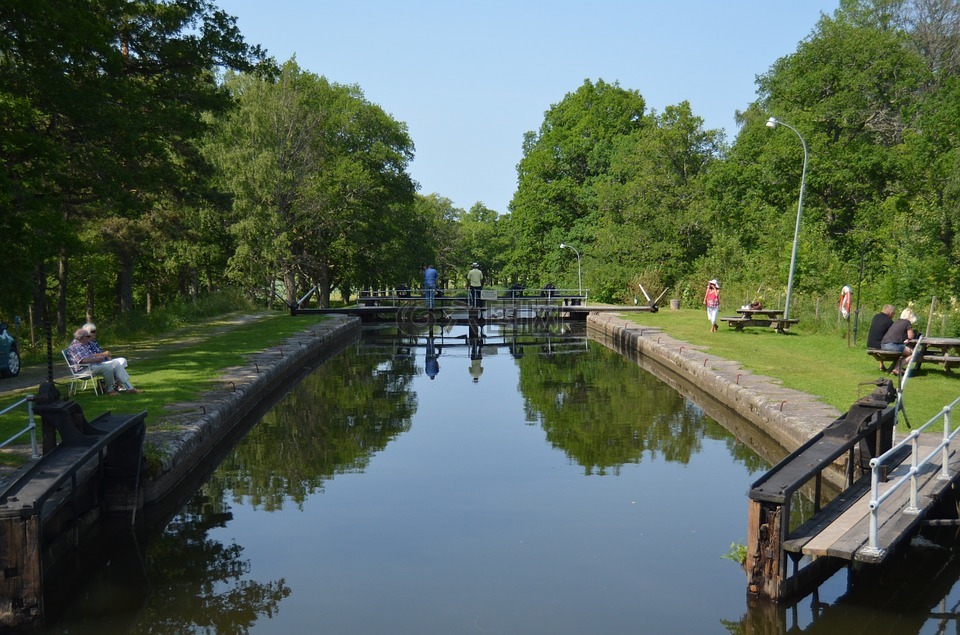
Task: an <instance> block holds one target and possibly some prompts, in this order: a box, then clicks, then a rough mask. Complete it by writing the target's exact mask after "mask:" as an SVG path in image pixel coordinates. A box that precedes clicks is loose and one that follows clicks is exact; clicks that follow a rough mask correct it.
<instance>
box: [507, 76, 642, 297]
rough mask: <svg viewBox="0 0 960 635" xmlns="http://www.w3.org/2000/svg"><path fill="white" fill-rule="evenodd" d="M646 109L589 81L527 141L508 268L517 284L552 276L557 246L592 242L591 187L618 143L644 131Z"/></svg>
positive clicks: (631, 96) (628, 94) (633, 97)
mask: <svg viewBox="0 0 960 635" xmlns="http://www.w3.org/2000/svg"><path fill="white" fill-rule="evenodd" d="M644 107H645V102H644V100H643V97H641V96H640V94H639V93H638V92H636V91H631V90H626V89H623V88H621V87H620V85H619V84H616V83H614V84H607V83H606V82H604V81H603V80H598V81H597V82H596V83H595V84H594V83H593V82H591V81H590V80H586V81H584V83H583V85H582V86H581V87H580V88H579V89H578V90H577V91H576V92H574V93H569V94H567V95H566V96H565V97H564V99H563V100H562V101H561V102H560V103H559V104H554V105H553V106H551V108H550V110H548V111H547V112H546V113H545V115H544V120H543V123H542V124H541V126H540V130H539V131H538V132H537V133H533V132H528V133H527V134H526V135H525V136H524V142H523V158H522V159H521V160H520V164H519V165H518V166H517V180H518V186H517V191H516V193H515V194H514V197H513V200H512V201H511V203H510V210H511V216H512V218H511V223H510V224H511V227H512V229H513V231H514V232H515V239H516V245H515V248H514V251H513V253H512V254H511V262H510V269H511V271H512V272H515V274H516V275H517V276H519V277H520V278H521V279H534V278H537V277H541V278H543V277H544V276H546V277H550V276H553V275H555V274H556V272H558V271H559V267H560V265H559V254H557V253H556V252H557V251H558V249H557V246H558V245H559V244H560V243H561V242H569V243H571V244H572V243H579V244H581V245H584V244H586V243H587V242H588V241H589V237H590V236H591V234H592V232H591V231H590V229H589V227H591V226H592V225H593V224H594V223H595V219H594V215H595V212H596V192H595V190H594V187H595V185H596V183H597V181H598V180H600V179H602V178H604V176H605V174H606V173H607V171H608V169H609V166H610V161H611V158H612V155H613V152H614V149H615V146H616V140H617V139H618V138H619V137H622V136H625V135H628V134H630V133H631V132H633V131H636V130H638V129H640V128H641V127H642V126H643V125H644V120H643V111H644Z"/></svg>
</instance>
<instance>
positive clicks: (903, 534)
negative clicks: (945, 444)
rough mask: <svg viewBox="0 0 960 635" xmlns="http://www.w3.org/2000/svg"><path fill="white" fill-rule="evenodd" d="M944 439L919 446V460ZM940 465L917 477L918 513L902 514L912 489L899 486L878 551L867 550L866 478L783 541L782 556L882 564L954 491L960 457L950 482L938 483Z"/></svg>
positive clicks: (899, 470) (894, 476)
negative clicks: (799, 555)
mask: <svg viewBox="0 0 960 635" xmlns="http://www.w3.org/2000/svg"><path fill="white" fill-rule="evenodd" d="M940 441H941V438H938V437H937V438H932V439H931V438H924V439H922V440H921V442H920V456H921V458H922V457H924V456H927V455H928V454H930V452H931V451H933V449H934V448H935V447H936V445H937V444H938V443H939V442H940ZM941 463H942V462H941V460H940V459H939V458H938V459H935V460H931V462H930V463H928V464H927V465H925V466H923V467H921V468H920V470H919V474H918V476H917V480H918V483H917V510H916V512H913V511H910V512H906V511H904V510H905V509H906V508H907V507H908V506H909V505H910V485H909V483H907V484H904V485H903V486H901V487H900V488H899V489H898V490H897V491H896V492H895V493H894V494H893V495H892V496H891V497H890V498H889V499H887V500H885V501H884V502H883V504H882V505H881V506H880V514H879V519H878V527H879V532H878V545H877V546H878V550H877V551H873V550H871V549H869V548H867V547H868V539H869V529H870V506H869V505H870V499H871V492H870V479H869V478H866V477H865V478H862V479H860V481H858V482H857V483H856V484H855V485H854V486H853V487H851V488H849V489H847V490H846V491H845V492H843V493H842V494H841V495H840V496H838V497H837V498H835V499H834V500H833V501H831V502H830V503H829V504H828V505H826V506H825V507H824V508H823V509H822V510H821V511H820V513H819V514H817V515H815V516H814V517H813V518H811V519H810V520H808V521H807V522H806V523H804V524H802V525H800V526H799V527H797V528H796V529H795V530H793V531H791V532H790V533H789V534H788V536H787V540H785V541H784V543H783V547H784V550H786V551H788V552H791V553H802V554H803V555H808V556H816V557H822V556H831V557H834V558H841V559H843V560H848V561H857V562H868V563H873V564H876V563H879V562H882V561H883V560H884V559H885V558H886V556H887V555H888V554H889V553H890V552H891V551H893V550H895V549H896V547H897V546H898V545H899V544H900V543H901V542H903V541H904V540H908V539H909V538H911V537H912V536H913V534H914V532H915V530H916V529H917V527H918V526H919V524H920V522H921V520H922V519H923V518H924V516H925V515H926V513H927V512H928V511H929V510H930V508H931V507H933V506H934V505H935V504H936V503H937V502H939V501H940V500H941V498H942V497H943V496H944V495H945V494H946V493H947V492H948V491H949V490H950V488H951V487H952V485H953V483H954V482H955V481H956V480H957V479H958V477H960V456H958V453H957V451H956V450H955V449H952V450H951V452H950V454H949V459H948V467H949V473H950V477H949V478H947V479H943V478H940V474H941V467H942V464H941ZM909 469H910V458H909V457H908V458H907V459H906V460H905V461H904V462H903V463H901V464H900V465H899V466H897V467H896V468H895V469H894V470H893V471H892V472H890V474H889V475H888V479H887V482H885V483H880V490H879V493H880V495H881V496H882V495H883V493H884V492H886V491H887V490H889V489H890V488H891V487H893V485H894V484H895V483H896V482H897V481H898V480H900V479H901V478H903V477H904V476H905V475H907V473H908V471H909Z"/></svg>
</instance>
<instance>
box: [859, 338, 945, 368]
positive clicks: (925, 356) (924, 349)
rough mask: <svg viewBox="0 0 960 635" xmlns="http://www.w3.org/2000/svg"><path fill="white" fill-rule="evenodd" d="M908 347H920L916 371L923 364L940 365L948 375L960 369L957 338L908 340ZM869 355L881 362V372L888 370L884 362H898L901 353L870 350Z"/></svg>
mask: <svg viewBox="0 0 960 635" xmlns="http://www.w3.org/2000/svg"><path fill="white" fill-rule="evenodd" d="M907 346H909V347H911V348H916V347H917V346H919V347H920V355H919V357H917V362H916V370H920V366H921V365H922V364H925V363H926V364H940V365H942V366H943V369H944V370H945V371H947V372H948V373H949V372H951V371H952V370H953V369H954V368H960V338H956V337H925V338H923V339H922V340H908V341H907ZM867 354H868V355H870V356H871V357H873V358H874V359H876V360H877V361H879V362H880V369H881V370H884V371H886V370H888V369H887V368H886V366H885V365H884V362H888V361H889V362H896V361H897V360H898V359H899V358H900V353H896V352H894V351H885V350H882V349H879V348H868V349H867Z"/></svg>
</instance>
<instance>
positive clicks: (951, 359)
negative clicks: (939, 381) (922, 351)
mask: <svg viewBox="0 0 960 635" xmlns="http://www.w3.org/2000/svg"><path fill="white" fill-rule="evenodd" d="M921 359H922V361H923V362H924V363H926V362H930V363H933V364H944V363H954V364H956V363H960V357H955V356H953V355H924V356H923V357H922V358H921Z"/></svg>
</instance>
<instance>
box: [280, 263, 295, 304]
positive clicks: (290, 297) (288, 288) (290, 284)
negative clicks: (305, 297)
mask: <svg viewBox="0 0 960 635" xmlns="http://www.w3.org/2000/svg"><path fill="white" fill-rule="evenodd" d="M283 293H284V295H285V296H286V297H285V298H284V299H285V301H286V303H287V308H288V309H289V308H290V307H292V306H296V305H297V277H296V276H295V275H294V274H293V271H291V270H290V269H287V270H286V271H284V272H283Z"/></svg>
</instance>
